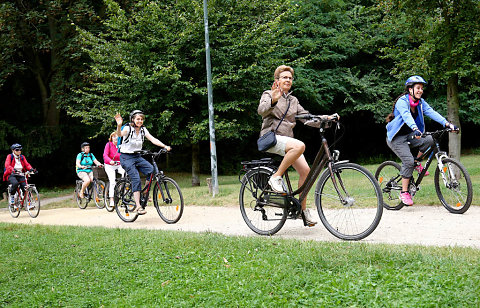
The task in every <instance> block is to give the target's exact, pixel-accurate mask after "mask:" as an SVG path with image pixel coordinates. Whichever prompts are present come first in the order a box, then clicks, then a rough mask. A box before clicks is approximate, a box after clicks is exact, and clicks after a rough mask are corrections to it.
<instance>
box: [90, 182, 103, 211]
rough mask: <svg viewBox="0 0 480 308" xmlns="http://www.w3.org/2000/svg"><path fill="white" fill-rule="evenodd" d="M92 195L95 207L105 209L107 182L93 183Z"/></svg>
mask: <svg viewBox="0 0 480 308" xmlns="http://www.w3.org/2000/svg"><path fill="white" fill-rule="evenodd" d="M92 193H93V200H94V201H95V205H96V206H97V207H98V208H99V209H103V208H104V207H105V198H104V195H105V182H104V181H102V180H96V181H95V182H93V185H92Z"/></svg>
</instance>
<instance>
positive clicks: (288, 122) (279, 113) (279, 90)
mask: <svg viewBox="0 0 480 308" xmlns="http://www.w3.org/2000/svg"><path fill="white" fill-rule="evenodd" d="M293 75H294V71H293V68H291V67H289V66H286V65H281V66H279V67H277V69H276V70H275V73H274V79H275V81H274V83H273V85H272V89H271V90H269V91H265V92H263V94H262V97H261V99H260V104H259V105H258V114H260V115H261V116H262V119H263V123H262V130H261V132H260V136H262V135H264V134H265V133H267V132H269V131H272V130H275V128H276V127H277V126H278V123H279V122H280V121H281V119H282V117H283V115H284V114H285V112H287V113H286V115H285V118H284V119H283V121H282V122H281V124H280V126H279V127H278V129H277V131H276V138H277V144H276V145H275V146H273V147H272V148H270V149H268V150H267V152H268V153H273V154H278V155H281V156H284V157H283V160H282V162H281V163H280V166H279V167H278V169H277V171H276V172H275V173H274V174H273V175H272V177H271V178H270V180H269V181H268V183H269V184H270V187H271V188H272V190H274V191H276V192H284V190H283V181H282V175H283V174H284V173H285V171H286V170H287V168H288V167H290V166H293V168H295V170H297V172H298V174H299V175H300V178H299V180H298V187H300V186H302V184H303V182H304V181H305V179H306V177H307V175H308V173H309V172H310V167H309V166H308V163H307V161H306V159H305V156H304V155H303V152H304V151H305V144H304V143H303V142H302V141H300V140H298V139H295V138H294V137H293V128H294V127H295V124H296V120H295V116H296V115H300V114H308V113H309V112H308V111H307V110H305V109H304V108H303V107H302V106H301V105H300V104H299V102H298V99H297V98H296V97H295V96H293V95H291V92H290V89H291V87H292V83H293ZM287 108H288V111H287ZM300 121H302V122H303V123H304V124H306V125H311V126H314V127H318V125H319V123H318V122H312V121H307V120H300ZM306 204H307V200H306V199H305V200H303V202H302V210H303V212H304V215H305V220H306V223H307V225H308V226H309V227H313V226H314V225H315V224H316V223H317V222H316V221H314V220H313V219H312V216H311V214H310V212H309V210H308V209H307V207H306Z"/></svg>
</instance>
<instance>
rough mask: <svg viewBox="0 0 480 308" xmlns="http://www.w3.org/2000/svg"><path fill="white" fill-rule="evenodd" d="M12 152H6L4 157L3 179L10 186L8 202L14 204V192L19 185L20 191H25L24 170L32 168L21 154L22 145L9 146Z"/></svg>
mask: <svg viewBox="0 0 480 308" xmlns="http://www.w3.org/2000/svg"><path fill="white" fill-rule="evenodd" d="M10 149H11V150H12V154H8V155H7V158H6V159H5V173H4V174H3V180H4V181H8V182H9V183H10V184H11V185H12V186H10V196H11V197H10V204H15V192H16V191H17V187H18V186H19V185H20V188H21V189H22V191H25V172H26V171H30V170H32V169H33V168H32V166H31V165H30V164H29V163H28V161H27V159H26V158H25V156H23V155H22V146H21V145H20V144H18V143H14V144H12V146H11V147H10Z"/></svg>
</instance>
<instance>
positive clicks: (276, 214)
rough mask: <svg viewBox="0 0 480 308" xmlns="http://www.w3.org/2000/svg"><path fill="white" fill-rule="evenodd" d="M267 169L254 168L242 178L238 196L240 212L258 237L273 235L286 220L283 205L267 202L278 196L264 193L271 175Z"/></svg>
mask: <svg viewBox="0 0 480 308" xmlns="http://www.w3.org/2000/svg"><path fill="white" fill-rule="evenodd" d="M273 173H274V172H273V169H271V168H268V167H255V168H252V169H250V170H248V171H247V173H246V174H245V175H244V176H243V177H242V180H241V183H242V186H241V187H240V194H239V204H240V212H241V213H242V217H243V220H244V221H245V223H246V224H247V226H248V227H249V228H250V229H251V230H252V231H253V232H255V233H257V234H260V235H274V234H275V233H277V232H278V231H280V229H282V227H283V225H284V224H285V221H286V220H287V208H286V206H285V203H284V204H283V205H280V204H275V203H271V202H268V201H270V198H272V197H276V198H278V199H277V200H278V201H279V202H280V200H281V198H284V197H280V196H279V195H278V194H273V193H272V194H270V193H265V192H264V191H265V190H266V189H269V185H268V180H269V179H270V177H271V176H272V174H273ZM284 202H285V201H284Z"/></svg>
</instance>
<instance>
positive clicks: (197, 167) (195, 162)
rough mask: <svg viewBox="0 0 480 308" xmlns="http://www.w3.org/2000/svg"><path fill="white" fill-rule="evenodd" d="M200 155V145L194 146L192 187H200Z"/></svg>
mask: <svg viewBox="0 0 480 308" xmlns="http://www.w3.org/2000/svg"><path fill="white" fill-rule="evenodd" d="M199 153H200V145H199V144H198V143H193V144H192V186H200V179H199V177H198V176H199V174H200V161H199V160H198V154H199Z"/></svg>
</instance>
